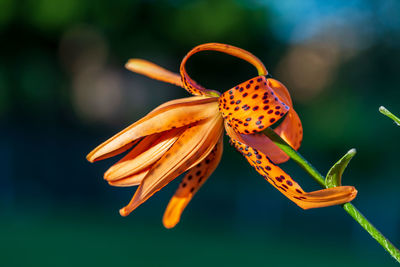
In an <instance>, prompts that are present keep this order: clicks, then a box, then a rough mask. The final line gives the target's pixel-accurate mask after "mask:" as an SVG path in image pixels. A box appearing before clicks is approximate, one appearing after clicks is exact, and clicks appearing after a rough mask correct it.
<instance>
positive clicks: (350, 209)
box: [263, 128, 400, 263]
mask: <svg viewBox="0 0 400 267" xmlns="http://www.w3.org/2000/svg"><path fill="white" fill-rule="evenodd" d="M263 133H264V134H265V135H266V136H268V137H269V138H270V139H271V140H272V141H273V142H274V143H275V144H276V145H277V146H278V147H279V148H280V149H282V150H283V151H284V152H285V153H286V154H287V155H288V156H289V157H291V158H292V159H293V160H294V161H295V162H296V163H297V164H298V165H300V167H302V168H303V169H304V170H305V171H306V172H307V173H308V174H309V175H310V176H311V177H312V178H313V179H314V180H315V181H316V182H317V183H319V184H320V185H321V186H322V187H324V188H325V187H326V185H325V179H324V176H322V175H321V173H320V172H318V171H317V170H316V169H315V168H314V167H313V166H312V165H311V164H310V163H309V162H308V161H307V160H306V159H304V158H303V156H302V155H300V153H298V152H297V151H296V150H294V149H293V148H292V147H291V146H290V145H289V144H288V143H286V142H285V140H283V139H282V138H281V137H280V136H279V135H278V134H276V133H275V132H274V131H273V130H272V129H270V128H267V129H265V130H264V131H263ZM342 207H343V209H344V210H345V211H346V212H347V213H348V214H350V216H351V217H353V219H354V220H355V221H357V222H358V223H359V224H360V225H361V227H362V228H364V229H365V230H366V231H367V232H368V233H369V234H370V235H371V236H372V237H373V238H374V239H375V240H376V241H377V242H378V243H379V244H380V245H381V246H382V247H383V248H384V249H385V250H386V251H387V252H389V254H390V255H392V257H393V258H395V259H396V260H397V262H399V263H400V251H399V250H398V249H397V248H396V247H395V246H394V245H393V244H392V243H391V242H390V241H389V240H388V239H387V238H386V237H384V236H383V235H382V233H381V232H379V230H378V229H376V228H375V227H374V226H373V225H372V224H371V223H370V222H369V221H368V220H367V219H366V218H365V217H364V216H363V215H362V214H361V213H360V212H359V211H358V210H357V209H356V207H355V206H354V205H353V204H351V203H345V204H343V205H342Z"/></svg>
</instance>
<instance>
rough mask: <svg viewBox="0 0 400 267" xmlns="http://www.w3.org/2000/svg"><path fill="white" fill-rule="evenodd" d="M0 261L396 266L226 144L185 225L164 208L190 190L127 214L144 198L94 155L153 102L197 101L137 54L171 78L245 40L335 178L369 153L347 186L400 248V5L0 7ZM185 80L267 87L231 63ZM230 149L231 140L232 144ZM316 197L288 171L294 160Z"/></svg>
mask: <svg viewBox="0 0 400 267" xmlns="http://www.w3.org/2000/svg"><path fill="white" fill-rule="evenodd" d="M0 40H1V50H0V129H1V130H0V136H1V138H0V159H1V160H0V168H1V175H0V182H1V185H0V265H1V266H72V265H73V266H93V265H96V266H122V265H124V266H188V265H190V266H204V265H207V266H216V265H222V266H243V265H245V264H246V265H250V266H289V265H294V264H295V265H296V266H321V265H322V266H338V265H345V266H347V265H350V264H351V265H352V266H378V264H379V266H395V262H394V260H392V259H391V257H390V256H389V255H388V254H387V253H386V252H385V251H384V250H383V249H382V247H380V246H379V245H378V244H377V243H376V242H375V241H374V240H372V239H371V238H370V237H369V235H368V234H367V233H366V232H365V231H363V230H362V229H361V227H360V226H359V225H358V224H357V223H356V222H355V221H353V220H352V219H351V218H350V216H348V215H347V214H346V213H345V212H344V211H343V210H342V209H341V208H340V207H337V206H336V207H329V208H324V209H317V210H308V211H303V210H301V209H299V208H298V207H297V206H296V205H295V204H293V203H292V202H290V201H289V200H288V199H286V198H285V197H284V196H283V195H281V194H280V193H279V192H278V191H277V190H276V189H274V188H273V187H272V186H270V185H269V184H268V183H267V182H266V181H265V180H264V179H263V178H262V177H261V176H259V175H258V174H257V173H256V172H255V171H254V170H253V169H252V168H251V167H250V166H249V165H248V164H246V162H245V160H244V159H243V158H242V157H241V155H239V154H238V153H237V152H236V151H234V149H233V147H231V146H230V145H229V144H228V142H227V140H225V141H226V142H225V150H224V155H223V159H222V161H221V163H220V166H219V167H218V169H217V170H216V172H215V173H214V174H213V175H212V177H211V178H210V179H209V181H208V182H207V183H206V184H205V185H204V186H203V188H202V189H201V190H200V191H199V192H198V194H197V195H196V196H195V198H194V199H193V200H192V202H191V203H190V205H189V206H188V208H187V209H186V211H185V212H184V214H183V216H182V221H181V222H180V223H179V224H178V225H177V227H176V228H174V229H172V230H166V229H164V228H163V226H162V224H161V218H162V214H163V211H164V209H165V207H166V205H167V203H168V200H169V198H170V197H171V196H172V194H173V193H174V191H175V189H176V187H177V185H178V183H179V180H180V178H178V179H176V181H174V182H172V183H171V184H170V185H168V186H167V187H165V188H164V189H163V190H162V191H160V192H159V193H157V194H156V195H155V196H154V197H152V198H151V199H150V200H149V201H147V202H146V203H145V204H143V205H142V206H141V207H140V208H138V209H137V210H136V211H135V212H134V213H133V214H131V215H130V216H129V217H127V218H122V217H120V216H119V214H118V209H119V208H121V207H123V206H124V205H125V204H127V203H128V202H129V200H130V198H131V196H132V195H133V193H134V191H135V188H115V187H110V186H108V185H107V183H106V182H105V181H104V180H103V178H102V177H103V173H104V171H105V170H106V169H107V168H108V167H109V166H110V165H112V164H113V162H115V161H116V159H109V160H105V161H104V162H99V163H96V164H90V163H88V162H87V161H86V160H85V156H86V154H87V153H88V152H89V151H90V150H91V149H93V148H94V147H95V146H97V145H98V144H100V142H102V141H104V140H106V139H107V138H109V137H110V136H112V135H113V134H114V133H116V132H117V131H120V130H121V129H123V128H124V127H126V126H128V125H129V124H130V123H132V122H134V121H136V120H137V119H139V118H140V117H142V116H143V115H145V114H146V113H147V112H149V111H150V110H151V109H153V108H154V107H156V106H157V105H159V104H161V103H163V102H165V101H167V100H171V99H175V98H179V97H185V96H188V94H187V93H186V92H185V91H184V90H183V89H181V88H178V87H174V86H172V85H169V84H165V83H161V82H158V81H154V80H151V79H148V78H146V77H142V76H140V75H137V74H134V73H131V72H129V71H127V70H125V69H124V64H125V62H126V61H127V60H128V59H129V58H132V57H138V58H144V59H147V60H151V61H153V62H155V63H157V64H159V65H161V66H163V67H166V68H168V69H170V70H172V71H178V67H179V63H180V61H181V59H182V58H183V56H184V55H185V53H186V52H188V51H189V50H190V49H191V48H192V47H194V46H196V45H198V44H201V43H206V42H222V43H228V44H232V45H236V46H239V47H241V48H244V49H246V50H249V51H251V52H252V53H254V54H255V55H257V56H258V57H259V58H260V59H261V60H262V61H263V62H264V64H265V65H266V66H267V68H268V70H269V71H270V72H271V74H272V75H273V76H274V77H275V78H277V79H278V80H280V81H281V82H283V83H284V84H286V85H287V86H288V88H289V90H290V92H291V94H292V97H293V100H294V103H295V108H296V111H297V112H298V113H299V115H300V117H301V119H302V122H303V126H304V140H303V143H302V147H301V149H300V152H301V153H302V154H303V155H304V156H305V157H306V158H307V159H308V160H309V161H310V162H312V164H313V165H315V166H316V167H317V169H319V170H320V171H321V172H322V173H326V172H327V171H328V170H329V168H330V167H331V166H332V164H333V163H335V162H336V161H337V160H338V159H339V158H340V157H341V156H342V155H343V154H344V153H345V152H347V151H348V150H349V149H350V148H356V149H357V151H358V154H357V155H356V157H355V158H354V159H353V160H352V162H351V163H350V166H349V167H348V169H347V170H346V171H345V174H344V177H343V180H344V184H348V185H354V186H356V188H357V189H358V191H359V194H358V196H357V198H356V199H355V200H354V202H353V203H354V204H355V205H356V206H357V207H358V208H359V209H360V210H361V212H363V213H364V214H365V215H366V216H367V218H369V219H370V220H371V221H372V222H373V223H374V224H375V226H377V228H378V229H380V230H381V231H382V232H383V233H384V234H385V235H386V236H388V237H389V238H390V240H391V241H392V242H393V243H394V244H397V246H399V245H400V200H399V190H400V189H399V186H400V180H399V174H398V166H399V162H400V158H399V156H398V151H399V150H400V142H399V137H400V128H399V127H397V126H395V125H394V124H393V122H392V121H391V120H389V119H388V118H386V117H384V116H382V115H381V114H380V113H378V107H379V106H380V105H384V106H386V107H387V108H388V109H389V110H391V111H392V112H393V113H395V114H397V115H399V114H400V104H399V99H400V90H399V87H400V76H399V73H398V72H399V70H400V2H399V1H396V0H383V1H375V0H369V1H361V0H355V1H353V0H350V1H349V0H347V1H344V0H340V1H336V0H327V1H294V0H288V1H278V0H276V1H274V0H271V1H267V0H265V1H261V0H260V1H256V0H254V1H244V0H221V1H213V0H205V1H200V0H197V1H184V0H148V1H139V0H113V1H104V0H100V1H96V3H94V2H93V1H88V0H25V1H21V0H0ZM188 69H189V73H191V75H192V77H193V78H194V79H196V80H197V81H198V82H200V83H201V84H203V85H205V86H206V87H208V88H213V89H217V90H220V91H225V90H227V89H229V88H231V87H233V86H235V85H236V84H239V83H241V82H243V81H245V80H247V79H249V78H252V77H254V76H256V71H255V69H254V68H253V67H252V66H250V65H249V64H248V63H246V62H243V61H241V60H238V59H235V58H232V57H230V56H227V55H223V54H218V53H213V52H203V53H200V54H197V55H195V56H193V58H192V59H191V61H190V62H189V65H188ZM226 139H227V138H226ZM282 167H283V168H284V169H285V170H286V171H287V172H288V173H289V174H291V175H292V177H293V178H294V179H295V180H297V181H298V182H299V183H300V184H301V185H303V188H305V189H306V190H307V191H309V190H317V189H318V188H319V187H318V185H317V184H315V183H314V182H313V181H312V180H311V179H310V178H309V177H308V176H307V174H306V173H305V172H303V171H302V170H301V169H300V168H299V167H298V166H296V165H295V164H294V163H292V162H288V163H285V164H283V166H282Z"/></svg>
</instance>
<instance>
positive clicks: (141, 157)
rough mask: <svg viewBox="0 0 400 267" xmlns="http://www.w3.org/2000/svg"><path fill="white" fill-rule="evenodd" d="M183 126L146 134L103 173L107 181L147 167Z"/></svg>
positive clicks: (174, 138)
mask: <svg viewBox="0 0 400 267" xmlns="http://www.w3.org/2000/svg"><path fill="white" fill-rule="evenodd" d="M184 130H185V127H182V128H178V129H172V130H169V131H165V132H163V133H159V134H153V135H150V136H146V137H145V138H144V139H143V141H141V142H140V143H139V144H138V145H137V146H136V147H135V148H133V149H132V150H131V151H130V152H129V153H128V154H127V155H126V156H125V157H123V158H122V159H121V160H120V161H118V162H117V163H116V164H114V165H113V166H111V167H110V168H109V169H108V170H107V171H106V173H105V174H104V179H106V180H107V181H115V180H118V179H121V178H124V177H126V176H129V175H133V174H134V173H136V172H139V171H141V170H143V169H146V168H148V167H149V166H150V165H152V164H154V163H155V162H156V161H157V160H159V159H160V158H161V157H162V156H163V155H164V153H165V152H167V150H168V149H169V148H170V147H171V146H172V145H173V144H174V143H175V141H176V140H177V139H178V137H179V135H180V134H181V133H182V132H183V131H184Z"/></svg>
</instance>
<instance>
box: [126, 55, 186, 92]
mask: <svg viewBox="0 0 400 267" xmlns="http://www.w3.org/2000/svg"><path fill="white" fill-rule="evenodd" d="M125 68H127V69H128V70H130V71H133V72H136V73H139V74H143V75H145V76H147V77H149V78H152V79H155V80H159V81H162V82H167V83H172V84H174V85H177V86H180V87H183V83H182V79H181V76H180V75H179V74H177V73H173V72H171V71H169V70H166V69H164V68H163V67H160V66H158V65H156V64H154V63H152V62H150V61H147V60H144V59H138V58H133V59H130V60H129V61H128V62H127V63H126V64H125Z"/></svg>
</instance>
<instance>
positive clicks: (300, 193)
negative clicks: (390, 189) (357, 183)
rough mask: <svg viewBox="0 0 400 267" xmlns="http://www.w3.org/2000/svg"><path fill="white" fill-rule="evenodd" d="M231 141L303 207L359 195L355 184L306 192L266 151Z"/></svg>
mask: <svg viewBox="0 0 400 267" xmlns="http://www.w3.org/2000/svg"><path fill="white" fill-rule="evenodd" d="M231 142H232V144H233V145H234V146H235V148H236V149H237V150H238V151H239V152H240V153H241V154H242V155H243V156H244V157H245V158H246V159H247V161H248V162H249V163H250V165H251V166H253V167H254V168H255V169H256V171H257V172H258V173H259V174H261V175H262V176H263V177H264V178H265V179H266V180H267V181H268V182H269V183H270V184H272V185H273V186H274V187H275V188H276V189H278V190H279V191H280V192H281V193H282V194H284V195H285V196H286V197H287V198H289V199H290V200H291V201H293V202H294V203H296V204H297V205H298V206H299V207H301V208H303V209H311V208H321V207H327V206H332V205H338V204H343V203H346V202H350V201H351V200H353V199H354V198H355V197H356V195H357V190H356V189H355V188H354V187H353V186H339V187H334V188H329V189H323V190H318V191H313V192H305V191H304V190H303V189H302V188H301V187H300V186H299V184H297V183H296V182H295V181H294V180H293V179H292V178H291V177H290V176H289V175H288V174H286V173H285V172H284V171H283V170H282V169H281V168H279V167H278V166H276V165H275V164H274V163H272V161H271V160H270V159H269V158H268V157H267V156H266V155H265V154H264V153H262V152H261V151H259V150H257V149H254V148H252V147H250V146H247V145H245V144H243V143H241V142H238V141H237V140H235V139H231Z"/></svg>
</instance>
